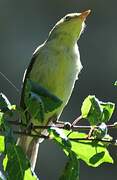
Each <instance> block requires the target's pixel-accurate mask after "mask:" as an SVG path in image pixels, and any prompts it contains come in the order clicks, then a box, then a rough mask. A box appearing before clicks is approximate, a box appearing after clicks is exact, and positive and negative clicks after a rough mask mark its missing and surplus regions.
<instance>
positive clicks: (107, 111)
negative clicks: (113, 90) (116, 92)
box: [100, 102, 115, 122]
mask: <svg viewBox="0 0 117 180" xmlns="http://www.w3.org/2000/svg"><path fill="white" fill-rule="evenodd" d="M100 105H101V107H102V109H103V116H102V122H108V121H109V120H110V118H111V117H112V115H113V112H114V109H115V104H114V103H111V102H106V103H104V102H100Z"/></svg>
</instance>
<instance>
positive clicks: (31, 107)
mask: <svg viewBox="0 0 117 180" xmlns="http://www.w3.org/2000/svg"><path fill="white" fill-rule="evenodd" d="M26 105H27V107H28V111H29V112H30V114H31V115H32V117H33V118H35V119H38V120H41V122H43V120H44V104H43V101H42V100H41V98H40V97H39V96H38V95H37V94H36V93H34V92H30V96H29V98H28V99H27V101H26Z"/></svg>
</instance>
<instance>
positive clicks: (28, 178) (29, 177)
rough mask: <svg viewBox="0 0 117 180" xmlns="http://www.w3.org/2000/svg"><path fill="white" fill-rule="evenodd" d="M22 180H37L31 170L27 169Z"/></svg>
mask: <svg viewBox="0 0 117 180" xmlns="http://www.w3.org/2000/svg"><path fill="white" fill-rule="evenodd" d="M23 180H38V178H37V176H36V175H35V174H34V173H32V171H31V169H30V168H29V169H27V170H26V171H25V174H24V179H23Z"/></svg>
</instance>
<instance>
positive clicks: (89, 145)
mask: <svg viewBox="0 0 117 180" xmlns="http://www.w3.org/2000/svg"><path fill="white" fill-rule="evenodd" d="M68 138H69V139H70V142H71V150H72V151H73V152H74V153H76V154H77V157H78V158H79V159H81V160H83V161H85V163H86V164H88V165H89V166H92V167H97V166H99V165H100V164H102V163H104V162H108V163H113V159H112V157H111V156H110V155H109V152H108V150H107V149H106V147H105V146H104V144H103V143H101V142H98V141H96V140H94V141H92V140H77V139H79V138H87V134H84V133H78V132H73V133H71V134H70V135H69V137H68ZM75 139H76V140H75Z"/></svg>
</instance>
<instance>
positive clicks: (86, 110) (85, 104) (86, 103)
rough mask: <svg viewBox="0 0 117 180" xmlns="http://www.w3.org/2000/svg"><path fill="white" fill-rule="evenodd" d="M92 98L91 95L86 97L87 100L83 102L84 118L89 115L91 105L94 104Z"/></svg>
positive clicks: (82, 111)
mask: <svg viewBox="0 0 117 180" xmlns="http://www.w3.org/2000/svg"><path fill="white" fill-rule="evenodd" d="M90 98H91V96H90V95H89V96H88V97H86V98H85V100H84V101H83V103H82V107H81V113H82V117H83V118H87V116H88V114H89V112H90V109H91V106H92V103H91V101H90Z"/></svg>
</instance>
